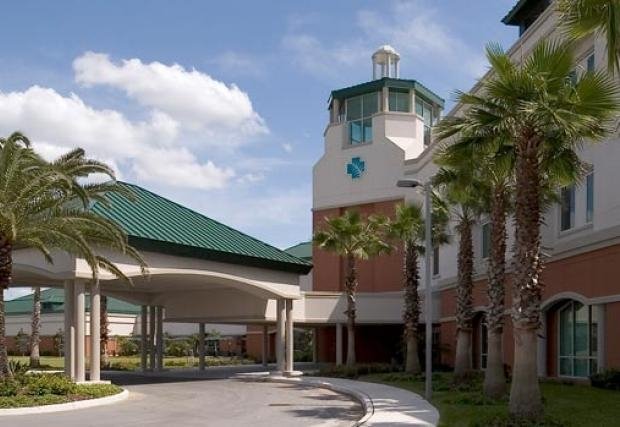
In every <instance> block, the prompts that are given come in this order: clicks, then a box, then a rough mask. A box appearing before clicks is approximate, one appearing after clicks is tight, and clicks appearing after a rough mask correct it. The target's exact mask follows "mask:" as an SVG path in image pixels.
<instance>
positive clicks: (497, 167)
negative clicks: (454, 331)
mask: <svg viewBox="0 0 620 427" xmlns="http://www.w3.org/2000/svg"><path fill="white" fill-rule="evenodd" d="M446 130H447V131H448V132H449V131H450V128H449V125H448V124H442V125H440V126H439V127H438V132H437V134H438V137H439V139H441V138H442V136H443V132H445V131H446ZM438 158H439V162H440V163H442V164H444V165H448V166H452V167H459V165H466V167H467V166H469V165H472V164H477V165H479V167H478V169H477V171H478V172H479V173H480V177H481V181H483V182H485V183H487V184H488V188H485V189H484V190H483V191H488V192H489V194H487V195H486V197H482V198H481V200H482V202H483V204H484V211H485V212H486V213H488V215H489V228H490V235H491V242H490V251H489V257H488V267H487V297H488V306H487V311H486V326H487V363H486V369H485V371H484V394H485V395H486V396H487V397H489V398H492V399H498V398H501V397H502V396H503V395H504V394H505V393H506V375H505V372H504V356H503V349H502V335H503V330H504V312H505V306H504V300H505V292H506V291H505V286H506V241H507V238H508V235H507V233H506V218H507V215H508V213H509V212H510V210H511V207H512V203H511V197H512V193H513V189H514V185H513V179H514V150H513V147H512V146H511V145H510V144H509V143H508V141H507V140H506V139H504V138H501V137H499V136H498V137H496V138H486V139H484V140H481V139H479V138H466V137H463V138H462V139H460V140H458V141H457V142H455V143H453V144H450V145H447V146H446V147H444V149H443V150H442V151H441V152H440V154H439V156H438Z"/></svg>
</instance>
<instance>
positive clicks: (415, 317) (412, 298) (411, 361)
mask: <svg viewBox="0 0 620 427" xmlns="http://www.w3.org/2000/svg"><path fill="white" fill-rule="evenodd" d="M435 206H437V203H435ZM431 216H432V226H433V231H432V233H433V243H434V244H435V245H441V244H444V243H446V242H447V235H446V233H445V228H446V226H447V222H448V217H447V214H446V211H445V210H443V209H433V213H432V214H431ZM424 233H425V229H424V217H423V215H422V208H421V206H420V205H418V204H413V203H412V204H405V203H400V204H398V205H396V210H395V217H394V219H393V220H391V221H389V222H388V236H389V237H390V238H392V239H395V240H396V241H397V242H399V243H402V245H403V290H404V310H403V323H404V325H405V331H404V332H405V333H404V336H405V341H406V358H405V371H406V372H408V373H410V374H419V373H420V372H421V365H420V358H419V355H418V340H419V336H418V325H419V323H420V311H421V310H420V295H419V293H418V288H419V285H420V270H419V265H418V262H419V256H420V254H422V253H424V244H423V242H424V238H425V237H424Z"/></svg>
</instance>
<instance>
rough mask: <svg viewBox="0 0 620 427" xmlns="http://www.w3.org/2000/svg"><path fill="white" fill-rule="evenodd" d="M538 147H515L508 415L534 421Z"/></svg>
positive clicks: (539, 407)
mask: <svg viewBox="0 0 620 427" xmlns="http://www.w3.org/2000/svg"><path fill="white" fill-rule="evenodd" d="M539 144H540V141H539V138H537V137H533V138H532V137H529V138H528V137H527V136H524V137H523V139H522V140H521V141H519V143H518V144H517V147H516V151H517V156H516V177H517V182H516V183H517V188H516V201H515V203H516V206H515V237H516V254H515V257H514V272H515V273H514V283H513V296H512V320H513V326H514V338H515V361H514V367H513V377H512V385H511V388H510V413H511V414H513V415H515V416H517V417H520V418H538V417H540V416H541V415H542V412H543V404H542V399H541V394H540V386H539V384H538V369H537V359H538V346H537V329H538V327H539V325H540V300H541V294H542V287H543V286H542V284H541V283H540V273H541V271H542V261H541V259H540V223H541V214H540V186H541V180H540V171H539V160H538V146H539Z"/></svg>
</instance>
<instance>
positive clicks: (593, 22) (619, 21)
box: [557, 0, 620, 73]
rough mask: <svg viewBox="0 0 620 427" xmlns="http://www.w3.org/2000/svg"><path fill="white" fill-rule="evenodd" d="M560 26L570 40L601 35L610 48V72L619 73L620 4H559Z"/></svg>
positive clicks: (563, 0) (614, 0)
mask: <svg viewBox="0 0 620 427" xmlns="http://www.w3.org/2000/svg"><path fill="white" fill-rule="evenodd" d="M557 7H558V10H559V12H560V22H561V23H562V25H563V27H564V29H565V30H566V33H567V35H568V36H569V37H570V38H571V39H575V40H576V39H581V38H583V37H587V36H589V35H593V34H594V35H596V34H602V35H603V36H604V37H605V40H606V44H607V68H608V70H609V71H610V72H612V73H613V72H617V71H620V62H619V58H620V1H619V0H558V3H557Z"/></svg>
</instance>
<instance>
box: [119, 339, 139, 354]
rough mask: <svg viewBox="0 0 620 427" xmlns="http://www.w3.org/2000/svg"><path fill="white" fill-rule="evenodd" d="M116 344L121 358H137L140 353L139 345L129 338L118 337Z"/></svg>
mask: <svg viewBox="0 0 620 427" xmlns="http://www.w3.org/2000/svg"><path fill="white" fill-rule="evenodd" d="M116 344H117V346H118V354H119V355H121V356H135V355H136V354H138V352H139V351H140V346H139V345H138V343H137V342H136V341H135V340H133V339H130V338H127V337H121V336H119V337H116Z"/></svg>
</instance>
